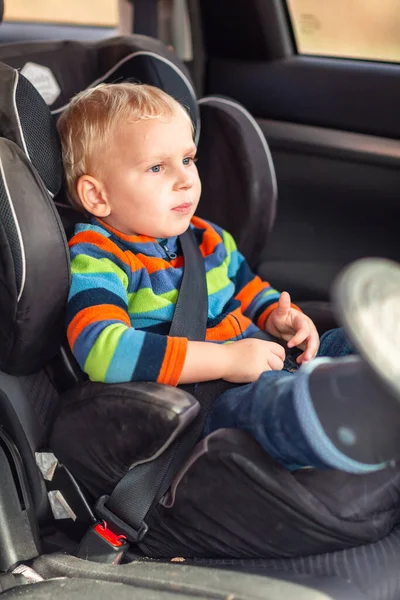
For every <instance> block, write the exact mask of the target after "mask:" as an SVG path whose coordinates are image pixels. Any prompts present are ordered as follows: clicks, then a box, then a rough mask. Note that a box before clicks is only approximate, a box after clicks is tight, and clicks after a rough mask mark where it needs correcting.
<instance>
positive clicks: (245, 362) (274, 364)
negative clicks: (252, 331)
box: [222, 338, 285, 383]
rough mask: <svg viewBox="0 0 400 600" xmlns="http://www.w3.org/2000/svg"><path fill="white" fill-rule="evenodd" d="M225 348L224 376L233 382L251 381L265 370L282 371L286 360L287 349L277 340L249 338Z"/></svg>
mask: <svg viewBox="0 0 400 600" xmlns="http://www.w3.org/2000/svg"><path fill="white" fill-rule="evenodd" d="M223 349H224V354H225V356H224V365H225V368H224V372H223V375H222V378H223V379H225V380H226V381H231V382H232V383H251V382H253V381H256V380H257V379H258V378H259V377H260V375H261V373H263V372H264V371H280V370H281V369H282V368H283V361H284V360H285V350H284V348H283V347H282V346H280V345H279V344H276V343H275V342H266V341H265V340H258V339H252V338H247V339H244V340H238V341H237V342H233V343H232V344H226V345H224V346H223Z"/></svg>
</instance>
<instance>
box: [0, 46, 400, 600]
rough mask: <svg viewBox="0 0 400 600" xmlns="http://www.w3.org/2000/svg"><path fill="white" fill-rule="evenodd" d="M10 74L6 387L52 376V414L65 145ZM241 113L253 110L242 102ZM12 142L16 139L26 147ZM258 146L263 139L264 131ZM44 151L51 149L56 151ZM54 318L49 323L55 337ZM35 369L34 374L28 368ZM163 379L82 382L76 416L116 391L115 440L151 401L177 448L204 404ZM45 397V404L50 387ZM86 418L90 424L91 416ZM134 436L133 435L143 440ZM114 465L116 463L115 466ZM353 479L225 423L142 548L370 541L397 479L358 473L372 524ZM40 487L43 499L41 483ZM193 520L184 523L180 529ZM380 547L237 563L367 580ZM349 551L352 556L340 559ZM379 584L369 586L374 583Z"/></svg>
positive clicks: (0, 219)
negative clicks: (295, 460) (311, 465)
mask: <svg viewBox="0 0 400 600" xmlns="http://www.w3.org/2000/svg"><path fill="white" fill-rule="evenodd" d="M91 50H92V49H91ZM0 78H1V82H2V87H1V89H2V94H1V104H2V105H1V107H0V114H1V119H0V128H1V130H0V134H1V135H2V136H4V137H6V138H8V139H7V140H1V141H0V158H1V165H2V168H1V191H2V193H1V195H0V196H1V200H2V201H1V209H0V224H1V228H0V231H1V235H2V242H1V246H0V247H1V256H2V263H1V268H2V271H1V278H2V283H3V285H2V288H1V290H2V291H1V296H0V302H1V306H0V308H1V312H0V315H1V319H2V321H1V327H0V330H1V331H2V333H3V332H4V340H5V343H4V344H1V349H0V361H1V365H0V366H1V368H2V370H4V371H6V372H8V373H14V374H15V375H17V376H18V378H15V377H11V376H7V375H4V384H3V383H2V388H3V394H2V396H4V397H5V402H8V403H9V404H11V405H12V406H15V405H16V400H15V396H16V395H17V394H16V390H17V391H18V393H19V395H20V403H19V404H20V405H21V406H24V407H25V404H29V401H30V399H29V397H27V395H26V394H24V392H23V390H22V391H21V388H22V384H21V383H20V378H21V376H23V377H32V378H33V380H34V383H35V385H37V386H38V387H39V388H41V389H43V387H41V386H43V384H41V383H40V378H42V380H46V385H48V387H49V388H51V390H52V392H51V394H50V393H48V394H46V396H48V397H49V398H51V400H49V401H48V402H47V405H46V407H45V408H43V407H41V406H40V405H39V409H40V408H41V409H42V413H43V414H44V413H46V412H47V413H49V412H51V408H52V407H51V404H52V403H54V404H56V403H57V404H58V400H57V393H56V392H55V390H54V387H53V386H52V385H51V383H50V382H49V379H48V376H47V374H46V373H45V372H43V370H42V371H40V369H43V368H44V367H45V366H47V363H48V361H49V360H50V359H51V357H52V356H53V355H54V353H55V349H56V347H57V346H58V344H59V340H60V335H61V332H62V327H61V325H60V323H61V318H60V315H61V313H62V309H61V306H62V305H63V303H64V302H65V298H66V293H67V288H68V260H67V253H66V248H65V238H64V236H63V233H62V231H61V228H60V222H59V220H58V218H57V216H56V214H55V212H54V208H53V206H52V203H51V201H50V198H49V195H48V193H47V192H46V190H45V187H47V188H48V189H49V191H50V192H51V193H52V194H53V195H55V194H56V193H57V185H51V184H52V181H51V179H52V178H54V180H53V183H54V181H55V182H56V183H57V182H59V181H60V175H61V173H60V171H59V153H58V145H57V140H56V138H54V130H52V126H51V120H50V118H49V114H48V112H47V109H46V106H45V105H44V103H43V101H41V100H40V97H39V96H38V95H37V94H36V93H35V90H34V89H33V88H32V87H31V86H30V85H29V83H28V82H27V81H25V80H24V78H23V77H22V76H19V75H18V73H17V72H16V71H14V70H12V69H7V68H6V67H3V68H2V70H1V73H0ZM222 110H223V109H222ZM238 113H241V114H243V113H242V111H241V110H239V109H238ZM231 120H232V118H231ZM204 121H205V118H204V119H203V122H204ZM247 122H248V121H247ZM38 123H40V126H38ZM235 126H237V123H236V122H235ZM48 136H50V139H49V137H48ZM254 139H256V138H255V137H254ZM9 140H14V141H15V142H16V144H15V143H13V142H11V141H9ZM200 143H201V142H200ZM257 143H258V144H259V143H260V140H259V139H258V142H257ZM18 146H19V148H18ZM43 148H45V149H46V151H47V152H48V156H47V157H46V159H45V160H43ZM21 149H23V151H24V152H23V151H21ZM24 154H25V155H26V156H28V157H30V159H31V161H32V162H30V161H29V160H27V158H26V156H25V155H24ZM249 155H250V152H249ZM238 164H240V163H238ZM268 168H269V166H268ZM49 173H50V175H51V177H49ZM41 180H42V181H43V182H45V185H43V183H42V181H41ZM39 235H40V237H38V236H39ZM37 281H40V282H41V286H40V289H39V288H38V286H37V285H36V284H37ZM10 317H11V318H10ZM45 320H46V323H47V327H48V329H47V330H46V332H45V335H43V331H44V329H43V322H44V321H45ZM38 333H39V334H42V338H41V339H38V335H37V334H38ZM38 344H39V345H38ZM27 373H29V375H26V374H27ZM31 373H33V375H31ZM160 387H162V386H154V385H152V384H132V383H131V384H126V385H124V386H103V385H101V384H88V383H84V384H79V385H78V386H77V387H76V388H75V391H74V394H75V396H76V403H75V406H74V404H73V403H72V411H71V410H70V414H73V412H74V409H78V410H81V409H82V407H83V405H85V406H92V407H95V406H97V407H99V415H98V416H99V419H100V421H101V419H102V414H101V408H102V407H103V409H104V407H105V406H107V405H110V398H109V397H107V395H108V396H109V395H112V396H113V398H114V400H116V401H118V402H119V405H118V409H119V410H115V414H116V420H115V422H114V423H113V424H111V425H112V427H111V430H108V431H111V437H114V438H115V437H116V435H114V434H116V433H118V432H119V428H120V424H121V423H122V422H123V421H124V419H125V418H127V417H129V416H130V415H133V417H131V418H132V421H134V420H135V418H136V422H138V420H139V419H140V415H143V414H144V410H143V407H146V409H147V408H148V409H149V410H153V411H154V412H153V420H152V424H155V423H156V422H157V420H158V419H159V423H160V429H159V431H157V436H158V435H159V433H164V436H165V437H164V438H163V440H162V444H163V445H165V446H167V445H168V443H169V442H170V441H171V440H172V438H173V437H174V435H176V430H177V429H180V430H183V429H184V428H185V426H187V425H188V424H189V422H190V420H191V419H193V418H194V416H195V411H196V408H194V407H196V403H195V402H194V401H193V399H191V398H190V396H187V395H185V394H184V392H182V391H180V390H174V389H172V390H169V389H168V390H166V389H165V388H163V389H162V391H161V390H160ZM112 388H114V389H112ZM82 390H84V391H83V392H82ZM67 393H69V394H70V392H67ZM37 396H38V398H40V401H41V402H42V398H41V394H40V392H39V393H38V394H37ZM111 401H112V399H111ZM70 406H71V405H70ZM122 410H124V412H123V414H122ZM20 413H21V414H20ZM61 415H62V418H58V420H57V422H56V425H55V428H54V430H53V440H54V441H55V440H59V439H60V438H61V433H62V432H61V431H60V430H59V431H57V427H58V426H57V423H59V424H65V423H66V421H67V418H68V415H67V414H66V413H64V414H63V413H61ZM171 415H173V416H174V419H172V421H173V427H172V429H173V430H172V431H171V429H169V430H168V431H167V432H165V426H166V423H167V422H168V421H171V418H170V417H171ZM103 416H104V413H103ZM47 417H48V414H47ZM75 417H76V415H75ZM30 419H31V417H30V416H26V415H22V411H19V413H18V415H17V420H18V422H19V423H21V422H22V427H23V429H24V431H25V436H27V433H26V432H28V431H29V427H28V425H27V423H29V424H30V426H31V427H30V429H32V423H31V421H30ZM118 419H119V420H118ZM37 420H38V419H37ZM45 420H47V419H45ZM80 421H81V422H82V423H83V421H82V419H80ZM86 425H87V423H86ZM108 425H109V423H107V426H108ZM113 428H114V429H113ZM34 429H35V428H34ZM42 429H43V428H42ZM93 429H94V427H93V423H92V426H90V423H89V427H88V431H87V432H86V434H88V435H89V436H90V435H92V434H93ZM131 431H133V429H131ZM135 431H138V429H136V430H135ZM84 433H85V432H84V431H83V430H81V431H80V432H79V434H78V431H77V437H79V439H80V441H83V440H84ZM151 433H152V432H149V431H145V433H144V436H143V439H142V440H139V441H140V442H141V444H140V448H132V446H129V444H128V441H127V440H122V443H123V444H125V446H124V447H123V448H122V450H123V452H125V453H126V454H125V458H126V459H127V462H128V464H126V463H125V464H124V463H122V470H124V468H125V467H129V464H132V463H133V462H135V460H137V458H138V455H137V454H136V456H135V452H137V451H138V450H140V451H141V452H142V454H141V455H140V456H139V459H140V460H143V458H147V459H149V458H151V457H153V456H154V455H155V454H157V452H158V450H159V448H155V445H154V444H155V439H154V437H153V438H152V437H151ZM146 435H147V437H146ZM134 437H135V436H133V435H131V436H130V440H129V441H130V443H131V444H132V438H134ZM46 438H48V431H44V433H43V436H42V439H40V440H39V441H38V436H37V438H36V439H30V440H29V441H30V445H31V448H30V449H33V450H37V449H38V448H39V447H40V446H43V444H44V443H45V440H46ZM77 441H78V442H79V440H77ZM56 443H57V442H56ZM76 449H77V450H78V448H76ZM97 449H98V450H99V451H102V450H104V447H103V448H102V447H101V446H100V445H99V444H97ZM25 450H26V447H25ZM146 453H147V454H146ZM24 458H25V454H24ZM70 458H71V456H70ZM79 458H80V457H79V452H77V453H76V454H75V458H74V460H75V463H74V460H72V462H71V464H70V467H71V470H72V471H73V470H74V466H77V465H78V464H79V462H80V461H79ZM106 465H107V462H106V461H105V462H104V464H103V468H105V466H106ZM114 466H115V465H114ZM120 467H121V465H120ZM81 469H82V465H80V466H79V468H77V471H78V470H80V474H81V475H82V470H81ZM111 471H112V469H111ZM332 474H333V477H334V478H335V479H336V482H335V483H336V485H338V486H339V485H341V486H342V490H343V498H345V496H346V494H347V496H346V498H345V502H344V505H341V506H335V505H334V499H332V498H329V496H328V497H327V496H326V484H327V481H328V480H327V477H329V476H331V475H332ZM106 475H107V474H106ZM109 475H110V474H109ZM118 475H119V473H116V472H115V470H114V472H111V477H110V479H109V480H108V485H109V487H112V486H113V485H114V484H115V482H116V480H117V479H118ZM188 475H189V476H188ZM87 476H88V477H87V478H85V477H84V476H83V477H81V481H82V483H83V484H84V486H85V487H86V488H90V487H91V483H92V480H91V474H90V473H87ZM324 477H325V479H324ZM380 477H382V479H381V480H380V479H379V478H380ZM31 479H32V480H34V479H35V477H34V476H33V475H32V477H31ZM351 479H352V478H351V476H346V475H345V474H343V473H333V472H331V473H330V474H326V476H322V477H321V478H320V479H319V480H318V481H316V480H315V478H314V480H313V474H312V473H310V472H307V471H303V472H300V473H297V474H294V475H293V474H290V473H288V472H286V471H284V470H283V469H281V468H280V467H279V466H278V465H277V464H276V463H274V462H273V461H272V460H271V459H269V458H268V457H267V456H266V455H265V453H263V452H262V451H261V449H260V448H259V447H258V445H257V444H256V443H255V442H254V441H253V440H252V439H251V438H250V437H249V436H247V435H246V434H244V433H242V432H234V431H222V432H216V433H215V434H213V436H210V437H209V438H207V440H205V442H204V443H202V444H201V445H200V446H198V447H197V449H196V452H195V453H193V454H192V456H191V459H190V461H189V463H187V464H186V465H185V466H184V468H183V470H182V472H181V473H180V474H178V476H177V478H176V480H175V482H174V484H173V486H172V487H171V491H170V493H169V494H168V495H167V496H166V497H165V498H164V500H163V502H162V503H161V504H160V505H158V506H157V507H156V511H155V512H154V513H153V514H152V515H151V520H150V521H149V522H148V526H149V532H148V534H147V535H146V537H145V538H144V539H143V540H142V544H141V545H142V548H143V549H144V550H145V551H146V550H147V551H148V552H149V553H153V555H158V556H171V555H177V554H178V555H180V554H182V552H183V553H186V554H187V555H189V556H200V557H207V558H208V557H209V556H210V554H212V555H213V556H222V557H226V556H228V557H234V556H239V557H244V556H252V557H255V556H265V555H266V554H267V553H268V554H269V555H270V556H277V555H279V554H282V545H279V544H282V543H283V544H284V545H285V548H286V550H285V552H286V555H287V556H292V557H296V556H299V555H300V554H301V553H303V552H304V553H307V554H310V555H311V554H315V553H316V552H318V551H319V550H320V549H321V548H328V549H330V550H334V549H335V548H338V547H340V546H342V547H343V546H348V547H349V548H350V547H351V546H352V545H355V544H362V542H363V540H366V539H374V538H375V539H377V538H379V537H382V536H383V535H384V534H385V533H387V532H389V531H390V530H391V529H392V527H393V524H394V523H395V522H396V520H397V518H398V515H397V512H396V507H394V508H393V497H392V496H391V491H392V490H389V489H388V488H387V487H385V486H384V485H382V486H380V487H379V485H377V484H379V481H382V483H384V482H385V476H384V475H382V473H381V474H376V475H374V476H373V477H371V476H369V477H368V478H367V477H365V478H364V477H359V478H358V483H359V486H360V488H362V490H363V492H364V493H363V498H364V500H365V503H366V504H367V503H368V507H366V506H364V507H363V508H364V509H365V508H367V512H368V510H369V514H368V516H369V517H370V519H366V520H365V514H366V513H365V511H364V512H363V521H362V522H360V521H359V520H358V519H359V515H360V507H359V506H355V505H354V498H355V497H356V496H357V499H358V500H359V498H360V494H359V493H356V494H355V493H354V482H353V483H352V482H351V481H350V480H351ZM211 485H212V490H213V492H214V494H215V496H216V497H218V503H216V502H214V501H213V503H212V506H210V495H209V493H208V491H209V490H210V486H211ZM39 487H40V486H39ZM369 489H371V490H372V489H373V490H374V493H375V495H374V496H373V497H372V496H371V495H369V494H368V491H369ZM249 490H251V491H252V492H255V493H254V495H253V496H252V499H251V501H250V502H251V506H252V512H251V513H249V511H248V510H247V507H248V506H249ZM377 490H378V491H377ZM92 491H93V492H95V491H96V490H94V489H92ZM103 491H109V489H106V490H104V489H103ZM37 496H38V497H39V496H40V493H39V492H38V493H37ZM347 500H348V502H347ZM371 502H372V504H373V506H372V504H371ZM282 506H285V507H286V508H285V510H286V513H285V514H282V513H281V508H282ZM299 507H300V508H301V510H300V511H299ZM207 510H208V511H209V513H210V510H211V513H212V521H211V522H210V521H209V522H208V524H207V523H206V522H205V520H204V518H203V519H202V520H200V519H201V517H202V514H203V516H204V514H205V513H207ZM341 511H342V512H341ZM250 517H251V520H252V522H251V524H250ZM343 517H346V531H345V533H344V532H343V528H341V527H340V526H339V524H340V522H341V521H342V519H343ZM182 523H183V525H184V526H183V528H181V529H180V530H179V526H180V525H181V524H182ZM277 524H278V527H276V525H277ZM250 525H251V526H250ZM260 531H264V532H266V534H268V536H269V540H265V539H264V540H260V543H261V544H262V548H261V547H256V548H255V549H254V546H253V545H249V543H248V538H247V539H246V535H248V534H249V535H250V538H255V536H256V537H258V538H259V537H260V536H259V532H260ZM226 533H227V536H226V537H225V538H224V537H223V536H224V535H225V534H226ZM397 536H398V533H397V531H394V532H393V533H392V534H391V536H390V537H387V538H386V539H387V540H389V541H388V542H387V544H385V540H382V541H381V542H379V543H378V545H377V546H375V547H378V548H379V552H380V556H381V557H382V559H381V562H380V565H379V567H380V569H381V572H382V571H383V570H384V569H385V568H386V570H387V573H386V576H387V577H389V576H390V580H391V581H395V585H396V584H397V581H398V580H397V571H396V572H395V573H393V572H392V569H393V568H394V564H393V563H392V564H391V563H390V560H389V559H390V555H389V553H388V552H386V554H385V553H384V552H381V551H382V549H385V548H391V547H392V544H393V542H392V540H393V539H397ZM211 542H212V546H210V544H211ZM268 543H269V546H268ZM266 544H267V546H268V549H267V548H266ZM368 548H374V545H369V546H367V549H365V548H363V547H362V548H360V549H359V550H360V552H358V553H357V550H354V549H351V550H350V551H348V552H346V551H341V552H336V553H332V554H330V555H325V556H324V557H323V558H321V557H320V556H319V557H318V556H314V557H312V556H309V557H308V558H307V559H301V560H299V561H297V562H296V559H295V558H293V559H292V560H290V559H279V560H274V559H271V560H267V561H261V562H258V563H254V562H252V563H251V564H250V565H248V564H247V565H246V564H243V563H242V562H241V560H242V559H241V558H240V560H239V562H238V563H237V564H236V567H237V568H239V567H242V568H245V569H246V568H261V569H264V568H266V569H267V570H268V569H277V570H278V571H279V572H280V571H285V570H290V569H292V570H294V572H298V571H299V570H300V571H302V572H304V573H308V574H310V573H313V572H316V573H318V574H327V573H330V574H335V575H339V576H342V574H343V573H342V571H341V569H342V568H344V567H342V564H345V565H346V567H345V568H344V569H345V571H343V572H346V573H349V572H350V573H351V577H353V578H356V577H357V569H358V567H359V557H360V556H362V557H364V556H365V555H366V554H365V553H366V552H368ZM373 551H374V550H371V552H373ZM341 560H342V561H344V563H342V562H340V561H341ZM300 565H302V566H301V567H300ZM338 565H340V566H339V567H338ZM369 573H371V570H370V569H369ZM378 580H379V581H380V582H381V583H382V578H381V577H379V578H377V581H378ZM365 581H366V579H365V578H364V580H363V577H358V579H357V583H358V585H359V586H361V587H362V589H364V587H365V589H366V591H367V586H366V584H365ZM371 589H372V588H371V587H369V590H368V591H369V592H370V591H371ZM374 589H375V590H381V587H380V586H377V587H375V588H374ZM392 589H393V588H391V590H392ZM391 590H388V589H386V593H387V595H386V597H394V596H391V595H390V594H391V593H392V592H391ZM388 594H389V595H388ZM371 597H373V596H371Z"/></svg>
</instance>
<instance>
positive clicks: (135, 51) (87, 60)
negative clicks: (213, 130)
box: [0, 35, 198, 126]
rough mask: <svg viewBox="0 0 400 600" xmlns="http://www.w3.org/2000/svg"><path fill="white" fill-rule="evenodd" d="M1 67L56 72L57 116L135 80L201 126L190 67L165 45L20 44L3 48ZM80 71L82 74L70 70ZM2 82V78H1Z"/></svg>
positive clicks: (145, 40)
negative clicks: (76, 101)
mask: <svg viewBox="0 0 400 600" xmlns="http://www.w3.org/2000/svg"><path fill="white" fill-rule="evenodd" d="M0 61H3V62H5V63H6V64H7V65H10V66H12V67H14V68H18V69H21V68H23V67H24V65H25V64H26V63H27V62H33V63H35V64H37V65H41V66H45V67H47V68H49V69H50V71H51V72H52V74H53V76H54V78H55V80H56V81H57V84H58V85H59V87H60V94H59V96H58V97H57V98H56V99H55V100H54V102H53V103H52V104H51V106H50V108H51V110H52V111H53V112H54V113H55V114H56V115H57V114H59V112H60V111H61V110H62V109H63V107H64V106H65V105H66V104H68V102H69V101H70V99H71V98H72V97H73V96H74V95H75V94H77V93H78V92H80V91H82V90H84V89H85V88H87V87H89V86H92V85H93V84H95V83H100V82H108V83H111V82H116V81H121V80H126V79H133V80H135V81H140V82H142V83H151V84H153V85H158V86H159V87H161V88H162V89H164V90H165V91H166V92H168V93H170V94H171V95H173V96H174V97H176V98H177V100H179V101H180V102H182V104H184V105H185V106H187V107H188V109H189V111H190V114H191V116H192V117H193V121H194V122H195V124H196V126H198V123H197V122H198V108H197V104H196V97H195V92H194V89H193V84H192V81H191V78H190V74H189V72H188V70H187V69H186V67H185V66H184V65H183V63H181V62H180V61H179V60H178V59H177V58H176V57H175V55H174V54H173V52H171V51H170V50H169V49H168V48H167V47H166V46H165V45H164V44H163V43H162V42H160V41H158V40H154V39H152V38H149V37H146V36H142V35H135V36H129V37H116V38H111V39H106V40H102V41H100V42H73V41H61V42H21V43H16V44H7V45H3V46H0ZM71 65H79V69H76V68H74V69H71ZM0 76H1V74H0Z"/></svg>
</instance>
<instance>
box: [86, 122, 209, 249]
mask: <svg viewBox="0 0 400 600" xmlns="http://www.w3.org/2000/svg"><path fill="white" fill-rule="evenodd" d="M195 154H196V146H195V145H194V143H193V138H192V129H191V125H190V122H189V119H188V118H187V117H186V115H185V114H184V113H183V112H182V111H180V110H179V111H178V110H177V111H176V114H174V115H173V116H172V117H171V118H169V119H168V120H166V121H160V120H159V119H149V120H143V121H139V122H138V123H127V124H126V125H124V126H123V127H121V128H120V131H118V132H117V133H116V135H115V137H114V138H113V142H112V145H111V146H110V147H109V149H108V151H107V160H106V161H105V163H106V164H105V165H104V167H103V168H102V169H101V173H100V176H99V177H98V179H99V180H100V181H101V183H102V185H103V186H104V193H105V197H106V200H107V204H108V206H109V214H108V215H103V216H102V215H100V216H102V218H103V219H104V221H105V222H106V223H108V224H109V225H111V226H112V227H114V228H115V229H117V230H118V231H120V232H121V233H125V234H128V235H132V234H142V235H147V236H151V237H157V238H166V237H171V236H175V235H180V234H181V233H183V232H184V231H186V229H187V228H188V226H189V222H190V219H191V217H192V216H193V214H194V212H195V210H196V208H197V204H198V202H199V199H200V192H201V184H200V179H199V175H198V172H197V168H196V165H195V163H194V160H193V159H194V157H195Z"/></svg>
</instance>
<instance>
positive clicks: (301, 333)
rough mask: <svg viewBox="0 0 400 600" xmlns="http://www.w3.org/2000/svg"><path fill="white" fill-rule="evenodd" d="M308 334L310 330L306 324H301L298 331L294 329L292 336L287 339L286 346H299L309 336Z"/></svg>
mask: <svg viewBox="0 0 400 600" xmlns="http://www.w3.org/2000/svg"><path fill="white" fill-rule="evenodd" d="M309 335H310V330H309V328H308V327H307V326H305V325H304V326H303V327H300V329H299V330H298V331H296V333H295V334H294V336H293V337H292V338H291V339H290V340H289V341H288V343H287V346H288V348H294V347H295V346H300V344H303V343H304V342H305V341H306V339H307V338H308V337H309Z"/></svg>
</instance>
